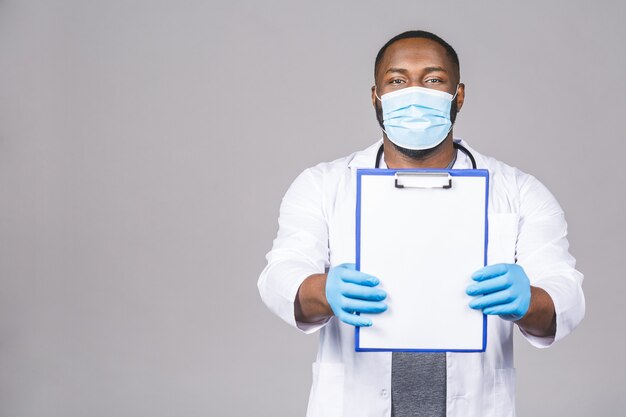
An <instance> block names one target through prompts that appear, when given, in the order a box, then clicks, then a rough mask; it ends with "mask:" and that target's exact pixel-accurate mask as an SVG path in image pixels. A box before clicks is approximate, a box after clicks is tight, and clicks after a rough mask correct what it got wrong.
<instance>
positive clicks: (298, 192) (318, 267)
mask: <svg viewBox="0 0 626 417" xmlns="http://www.w3.org/2000/svg"><path fill="white" fill-rule="evenodd" d="M323 192H324V187H323V171H322V170H321V169H320V168H319V167H315V168H310V169H307V170H306V171H304V172H303V173H302V174H300V175H299V176H298V178H296V180H295V181H294V182H293V184H291V186H290V187H289V190H288V191H287V193H286V194H285V196H284V198H283V200H282V203H281V206H280V216H279V219H278V234H277V236H276V239H275V240H274V244H273V246H272V250H271V251H270V252H269V253H268V254H267V256H266V259H267V266H266V267H265V269H263V272H261V276H260V277H259V280H258V288H259V293H260V295H261V299H262V300H263V302H264V303H265V304H266V305H267V307H268V308H269V309H270V310H271V311H272V312H273V313H274V314H276V315H278V316H279V317H280V318H282V319H283V320H284V321H286V322H287V323H289V324H290V325H292V326H294V327H296V328H297V329H299V330H301V331H303V332H305V333H312V332H314V331H316V330H318V329H319V328H321V327H323V326H324V325H325V324H326V323H327V322H328V319H326V320H322V321H320V322H318V323H301V322H296V319H295V312H294V302H295V299H296V295H297V293H298V289H299V288H300V284H302V282H303V281H304V280H305V279H306V278H307V277H309V276H310V275H313V274H319V273H324V272H325V271H326V269H327V267H328V262H329V261H328V258H329V250H328V225H327V221H326V216H325V214H324V210H323V207H324V193H323Z"/></svg>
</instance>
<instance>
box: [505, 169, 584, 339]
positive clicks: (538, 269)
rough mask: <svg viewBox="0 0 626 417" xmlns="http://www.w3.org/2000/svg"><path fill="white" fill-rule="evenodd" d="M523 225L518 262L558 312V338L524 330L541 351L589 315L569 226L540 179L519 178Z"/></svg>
mask: <svg viewBox="0 0 626 417" xmlns="http://www.w3.org/2000/svg"><path fill="white" fill-rule="evenodd" d="M518 179H519V181H520V182H519V186H520V223H519V231H518V240H517V246H516V260H517V263H518V264H519V265H521V266H522V267H523V268H524V270H525V271H526V274H527V275H528V277H529V279H530V283H531V285H533V286H536V287H539V288H542V289H544V290H545V291H546V292H547V293H548V294H549V295H550V297H551V298H552V301H553V302H554V307H555V310H556V334H555V336H553V337H537V336H533V335H530V334H528V333H526V332H525V331H524V330H522V334H523V335H524V337H525V338H526V339H527V340H528V341H529V342H530V343H531V344H532V345H533V346H536V347H539V348H545V347H549V346H551V345H552V344H553V343H554V342H556V341H558V340H560V339H562V338H564V337H565V336H567V335H568V334H569V333H570V332H571V331H572V330H574V328H575V327H576V326H578V324H579V323H580V322H581V321H582V319H583V317H584V315H585V297H584V295H583V291H582V281H583V275H582V274H581V273H580V272H579V271H577V270H576V269H575V267H576V260H575V259H574V257H573V256H572V255H571V254H570V253H569V243H568V241H567V223H566V222H565V216H564V214H563V210H562V209H561V207H560V206H559V204H558V203H557V201H556V199H555V198H554V196H553V195H552V194H551V193H550V191H548V189H547V188H546V187H545V186H544V185H543V184H541V183H540V182H539V181H538V180H537V179H536V178H534V177H532V176H529V175H524V176H523V177H522V178H519V177H518Z"/></svg>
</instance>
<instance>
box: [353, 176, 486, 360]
mask: <svg viewBox="0 0 626 417" xmlns="http://www.w3.org/2000/svg"><path fill="white" fill-rule="evenodd" d="M488 198H489V171H487V170H484V169H462V170H454V169H444V170H441V169H428V170H420V169H402V170H394V169H359V170H357V204H356V268H357V270H362V271H363V272H365V273H367V274H370V275H373V276H375V277H377V278H379V279H380V282H381V283H380V284H379V285H380V288H382V289H384V290H385V291H387V299H386V300H385V302H386V303H387V305H388V309H387V311H385V312H384V313H382V314H371V315H370V314H368V315H367V316H368V317H369V318H370V319H371V320H372V322H373V325H372V326H371V327H356V329H355V332H356V333H355V350H356V351H358V352H372V351H374V352H376V351H411V352H484V351H485V349H486V347H487V316H486V315H484V314H483V313H482V312H481V311H479V310H473V309H471V308H470V307H469V306H468V304H469V302H470V300H471V297H470V296H468V295H467V294H466V293H465V288H466V287H467V286H468V285H469V284H470V283H471V282H472V280H471V274H472V273H473V272H474V271H476V270H478V269H480V268H481V267H483V266H485V265H486V264H487V244H488V217H487V207H488Z"/></svg>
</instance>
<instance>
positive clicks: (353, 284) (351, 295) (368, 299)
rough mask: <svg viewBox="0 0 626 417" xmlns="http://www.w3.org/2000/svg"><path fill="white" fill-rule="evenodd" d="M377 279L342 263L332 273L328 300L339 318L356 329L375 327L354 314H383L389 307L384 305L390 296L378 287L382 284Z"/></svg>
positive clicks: (327, 292) (365, 319) (328, 282)
mask: <svg viewBox="0 0 626 417" xmlns="http://www.w3.org/2000/svg"><path fill="white" fill-rule="evenodd" d="M379 282H380V281H379V280H378V278H376V277H373V276H371V275H367V274H365V273H363V272H360V271H357V270H356V265H354V264H342V265H338V266H336V267H334V268H331V269H330V271H328V277H327V278H326V300H327V301H328V304H329V305H330V307H331V308H332V309H333V312H334V313H335V316H337V318H338V319H339V320H341V321H343V322H344V323H347V324H350V325H352V326H371V325H372V321H371V320H370V319H367V318H365V317H361V316H357V315H354V314H352V313H370V314H373V313H382V312H383V311H385V310H387V304H385V303H383V302H381V300H384V299H385V298H386V297H387V293H386V292H385V291H384V290H382V289H380V288H374V287H376V286H377V285H378V284H379Z"/></svg>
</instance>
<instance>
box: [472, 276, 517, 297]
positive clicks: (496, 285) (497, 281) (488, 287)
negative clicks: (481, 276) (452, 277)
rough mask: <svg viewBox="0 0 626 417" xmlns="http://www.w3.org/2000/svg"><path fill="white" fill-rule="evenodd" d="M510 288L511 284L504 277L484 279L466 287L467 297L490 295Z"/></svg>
mask: <svg viewBox="0 0 626 417" xmlns="http://www.w3.org/2000/svg"><path fill="white" fill-rule="evenodd" d="M510 286H511V282H510V280H509V278H508V277H507V276H506V275H499V276H497V277H495V278H490V279H486V280H484V281H482V282H477V283H475V284H472V285H470V286H468V287H467V289H466V290H465V292H466V293H467V295H481V294H490V293H492V292H496V291H500V290H504V289H506V288H509V287H510Z"/></svg>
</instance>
